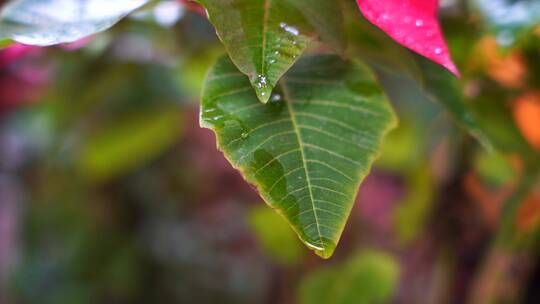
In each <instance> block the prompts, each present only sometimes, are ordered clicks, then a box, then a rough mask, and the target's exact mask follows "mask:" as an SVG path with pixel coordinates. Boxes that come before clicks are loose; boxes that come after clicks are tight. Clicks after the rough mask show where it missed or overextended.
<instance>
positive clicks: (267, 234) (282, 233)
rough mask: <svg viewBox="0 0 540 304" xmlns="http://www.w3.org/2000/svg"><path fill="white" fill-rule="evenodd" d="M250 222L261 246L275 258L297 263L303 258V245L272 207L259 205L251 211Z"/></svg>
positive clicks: (284, 261)
mask: <svg viewBox="0 0 540 304" xmlns="http://www.w3.org/2000/svg"><path fill="white" fill-rule="evenodd" d="M249 224H250V226H251V230H252V231H253V233H254V234H255V236H256V237H257V240H258V242H259V244H260V246H261V247H262V248H263V249H264V251H265V252H266V253H267V254H268V255H269V256H270V257H272V258H273V259H274V260H276V261H278V262H281V263H284V264H295V263H298V262H300V261H301V260H302V257H303V254H304V252H303V251H302V245H301V244H300V242H299V241H298V238H297V237H296V235H295V234H294V232H293V231H292V230H291V229H290V228H289V225H287V223H286V222H285V221H283V218H281V217H280V216H279V215H278V214H276V213H275V212H274V211H272V210H271V209H270V208H265V207H264V206H258V207H256V208H253V209H252V210H250V212H249Z"/></svg>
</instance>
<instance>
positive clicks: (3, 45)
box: [0, 39, 13, 49]
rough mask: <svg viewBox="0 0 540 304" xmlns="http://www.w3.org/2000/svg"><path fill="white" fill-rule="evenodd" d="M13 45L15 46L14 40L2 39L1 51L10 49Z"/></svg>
mask: <svg viewBox="0 0 540 304" xmlns="http://www.w3.org/2000/svg"><path fill="white" fill-rule="evenodd" d="M12 44H13V40H11V39H0V49H3V48H5V47H8V46H10V45H12Z"/></svg>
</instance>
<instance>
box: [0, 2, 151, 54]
mask: <svg viewBox="0 0 540 304" xmlns="http://www.w3.org/2000/svg"><path fill="white" fill-rule="evenodd" d="M147 2H148V0H70V1H67V0H14V1H9V2H8V3H7V4H6V5H5V6H4V7H3V8H2V12H1V13H0V40H4V39H12V40H14V41H17V42H20V43H23V44H29V45H38V46H47V45H54V44H60V43H68V42H74V41H77V40H79V39H81V38H84V37H86V36H90V35H92V34H95V33H97V32H101V31H104V30H106V29H108V28H110V27H111V26H113V25H114V24H115V23H116V22H118V21H119V20H120V19H122V18H123V17H125V16H126V15H127V14H129V13H131V12H132V11H134V10H135V9H137V8H139V7H141V6H142V5H144V4H145V3H147Z"/></svg>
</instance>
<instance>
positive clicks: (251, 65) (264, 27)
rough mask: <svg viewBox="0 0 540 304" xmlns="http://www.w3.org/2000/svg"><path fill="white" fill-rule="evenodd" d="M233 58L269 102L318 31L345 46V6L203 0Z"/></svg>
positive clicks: (320, 0) (321, 0) (322, 0)
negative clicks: (343, 9) (274, 89)
mask: <svg viewBox="0 0 540 304" xmlns="http://www.w3.org/2000/svg"><path fill="white" fill-rule="evenodd" d="M199 2H200V3H201V4H202V5H203V6H204V7H205V8H206V10H207V12H208V17H209V19H210V21H211V22H212V23H213V24H214V26H215V28H216V30H217V33H218V35H219V37H220V39H221V41H222V42H223V44H224V45H225V48H226V50H227V52H228V53H229V56H230V57H231V60H232V61H233V62H234V63H235V64H236V66H237V67H238V69H239V70H240V71H241V72H242V73H244V74H246V75H247V76H248V77H249V79H250V81H251V84H252V86H253V88H254V89H255V92H256V93H257V96H258V98H259V100H260V101H262V102H263V103H266V102H267V101H268V100H269V98H270V95H271V94H272V90H273V88H274V86H275V85H276V83H277V82H278V80H279V79H280V78H281V76H282V75H283V74H284V73H285V72H286V71H287V70H288V69H289V68H290V67H291V66H292V65H293V64H294V63H295V62H296V61H297V60H298V58H300V56H301V55H302V53H303V52H304V50H305V49H306V48H307V46H308V43H309V41H310V40H311V38H312V36H313V33H314V31H315V30H318V32H320V35H321V37H323V38H325V39H327V40H329V42H330V43H332V44H334V45H337V48H340V47H341V46H342V45H343V34H342V32H343V31H342V30H341V26H340V25H342V20H341V12H340V9H339V6H338V5H336V4H334V3H332V2H331V1H327V0H311V1H307V0H300V1H290V0H199Z"/></svg>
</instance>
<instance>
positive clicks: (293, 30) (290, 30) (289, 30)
mask: <svg viewBox="0 0 540 304" xmlns="http://www.w3.org/2000/svg"><path fill="white" fill-rule="evenodd" d="M279 26H280V27H281V28H282V29H284V30H285V31H286V32H287V33H289V34H291V35H294V36H298V35H300V31H299V30H298V29H297V28H295V27H294V26H290V25H288V24H287V23H285V22H281V23H280V24H279Z"/></svg>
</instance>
